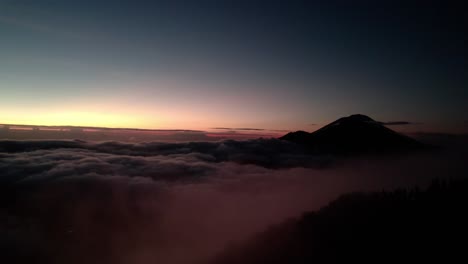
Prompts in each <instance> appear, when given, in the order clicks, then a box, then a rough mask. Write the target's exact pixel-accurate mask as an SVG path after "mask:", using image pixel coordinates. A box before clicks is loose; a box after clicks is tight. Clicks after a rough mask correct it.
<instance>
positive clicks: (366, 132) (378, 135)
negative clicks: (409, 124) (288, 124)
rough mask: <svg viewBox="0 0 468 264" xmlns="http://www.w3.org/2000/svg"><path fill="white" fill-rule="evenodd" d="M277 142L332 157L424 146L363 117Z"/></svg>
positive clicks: (341, 120) (334, 123)
mask: <svg viewBox="0 0 468 264" xmlns="http://www.w3.org/2000/svg"><path fill="white" fill-rule="evenodd" d="M280 139H282V140H287V141H290V142H294V143H297V144H300V145H303V146H305V147H307V148H309V149H311V150H313V151H316V152H319V153H331V154H351V153H376V152H380V153H382V152H394V151H404V150H409V149H417V148H421V147H422V146H423V145H422V144H421V143H419V142H417V141H416V140H414V139H412V138H409V137H407V136H405V135H402V134H399V133H397V132H395V131H393V130H391V129H389V128H387V127H385V126H383V125H382V124H381V123H380V122H377V121H375V120H374V119H372V118H370V117H368V116H366V115H362V114H355V115H350V116H347V117H342V118H340V119H338V120H336V121H334V122H332V123H330V124H328V125H326V126H324V127H322V128H321V129H319V130H317V131H315V132H313V133H307V132H304V131H297V132H292V133H288V134H287V135H284V136H283V137H281V138H280Z"/></svg>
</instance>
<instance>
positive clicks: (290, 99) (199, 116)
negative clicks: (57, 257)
mask: <svg viewBox="0 0 468 264" xmlns="http://www.w3.org/2000/svg"><path fill="white" fill-rule="evenodd" d="M325 2H326V3H325ZM382 2H384V1H286V0H284V1H274V0H271V1H253V0H250V1H242V0H235V1H234V0H233V1H219V0H218V1H174V0H172V1H169V0H168V1H135V0H133V1H130V0H129V1H118V0H114V1H96V0H94V1H89V0H81V1H67V0H61V1H53V0H44V1H38V0H29V1H27V0H11V1H8V0H0V123H6V124H33V125H77V126H107V127H135V128H156V129H158V128H183V129H206V128H212V127H244V128H264V129H287V130H296V129H303V130H315V129H316V126H314V125H312V124H317V125H318V126H320V125H323V124H325V123H327V122H330V121H333V120H334V119H336V118H338V117H341V116H347V115H350V114H355V113H362V114H366V115H369V116H371V117H373V118H375V119H377V120H379V121H407V122H411V123H417V124H416V125H414V126H416V128H414V130H431V131H447V132H460V131H462V132H463V131H468V129H467V126H468V123H467V122H468V115H467V113H468V100H467V99H468V92H467V91H468V89H467V84H468V76H467V72H468V71H467V70H468V67H467V57H468V56H467V55H468V54H467V49H466V45H467V44H466V43H468V39H467V36H468V34H467V30H466V26H465V25H464V24H465V23H467V22H468V21H466V20H467V18H466V9H464V8H462V6H461V5H460V6H457V5H455V4H449V3H447V1H440V2H439V3H434V2H431V1H413V3H411V4H410V3H408V2H410V1H385V2H386V4H384V3H382ZM418 126H419V127H418ZM421 126H422V127H421Z"/></svg>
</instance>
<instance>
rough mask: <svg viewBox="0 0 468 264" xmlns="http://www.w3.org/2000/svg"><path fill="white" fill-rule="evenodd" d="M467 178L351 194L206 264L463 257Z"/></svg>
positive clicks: (448, 260) (467, 227) (443, 260)
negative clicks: (404, 188) (423, 186)
mask: <svg viewBox="0 0 468 264" xmlns="http://www.w3.org/2000/svg"><path fill="white" fill-rule="evenodd" d="M467 206H468V180H467V179H464V180H456V181H451V182H448V183H447V182H441V181H434V182H433V183H432V185H431V186H430V187H429V188H428V189H427V190H424V191H421V190H419V189H412V190H396V191H393V192H374V193H352V194H347V195H344V196H342V197H341V198H339V199H337V200H335V201H333V202H332V203H330V204H329V205H328V206H326V207H324V208H322V209H321V210H319V211H317V212H308V213H305V214H304V215H303V216H302V217H300V218H299V219H292V220H289V221H287V222H284V223H283V224H280V225H277V226H274V227H271V228H270V229H268V230H267V231H265V232H263V233H261V234H258V235H257V236H256V237H255V238H254V239H252V240H251V241H248V242H246V243H245V244H240V245H237V246H232V247H231V248H228V249H227V250H226V251H225V252H223V253H222V254H220V255H219V256H218V257H217V258H216V259H215V260H214V261H213V262H211V263H212V264H241V263H242V264H254V263H255V264H256V263H273V264H275V263H289V264H296V263H402V262H403V263H434V262H435V263H466V262H467V261H468V255H466V254H465V253H464V252H465V248H464V246H465V243H464V242H462V241H465V240H466V237H467V236H468V225H467V223H468V214H466V208H467Z"/></svg>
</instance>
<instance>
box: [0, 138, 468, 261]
mask: <svg viewBox="0 0 468 264" xmlns="http://www.w3.org/2000/svg"><path fill="white" fill-rule="evenodd" d="M122 144H123V143H122ZM158 144H159V143H158ZM209 144H210V145H208V147H207V145H203V144H202V145H178V144H176V145H174V144H167V145H164V144H162V145H161V144H159V145H157V147H155V145H152V144H147V145H135V146H133V147H131V146H129V145H125V148H123V147H118V146H121V145H119V144H117V142H114V143H91V142H76V141H70V142H58V143H57V142H53V143H51V142H40V141H39V142H24V141H23V142H11V141H9V142H2V144H1V146H2V147H3V152H2V153H1V155H2V156H1V157H2V159H1V160H0V168H1V169H2V174H1V175H2V176H1V181H2V182H3V185H2V189H3V190H2V196H1V198H2V199H1V200H2V208H3V209H2V210H1V211H0V217H1V218H0V219H1V220H0V221H1V222H0V226H1V232H2V239H1V240H2V241H1V243H0V245H1V246H0V247H1V249H2V254H1V255H2V258H3V260H4V261H13V260H15V262H18V260H22V261H24V262H30V261H31V260H34V262H36V263H37V262H41V263H63V262H68V263H82V262H87V263H123V264H125V263H142V264H144V263H154V262H158V263H167V264H177V263H205V262H207V261H209V260H210V259H211V258H212V257H213V256H215V255H216V254H218V253H219V252H221V251H223V250H225V249H226V248H229V247H230V246H231V245H234V244H236V243H240V242H242V241H245V240H248V239H250V238H252V237H254V236H255V235H256V234H257V233H259V232H262V231H263V230H265V229H266V228H268V227H269V226H271V225H276V224H279V223H282V222H284V221H286V220H287V219H290V218H295V217H298V216H300V215H301V214H302V213H303V212H305V211H310V210H317V209H319V208H321V207H323V206H325V205H326V204H327V203H328V202H330V201H331V200H333V199H335V198H337V197H338V196H340V195H341V194H343V193H347V192H352V191H367V190H369V191H370V190H384V189H385V190H392V189H394V188H400V187H412V186H420V187H423V186H425V185H427V184H429V182H430V181H431V180H432V179H434V178H457V177H464V175H466V172H467V171H468V170H467V168H466V165H465V161H466V157H467V155H466V151H464V149H463V148H457V149H452V148H445V149H440V150H435V151H431V152H423V153H416V154H413V155H404V156H388V157H381V158H375V157H374V158H365V157H358V158H346V159H345V158H330V157H321V158H318V157H310V156H308V155H307V154H306V153H302V152H300V150H298V149H296V148H295V147H294V146H293V145H287V146H286V147H285V146H284V145H281V144H287V143H280V142H276V141H275V140H273V141H268V140H266V141H245V142H235V143H234V142H217V143H209ZM226 144H227V145H226ZM251 144H254V145H255V146H256V148H255V149H256V151H255V152H252V151H250V148H249V147H246V146H250V145H251ZM278 144H279V145H278ZM12 145H14V146H16V147H12ZM25 145H26V146H27V147H25ZM7 146H8V147H7ZM18 146H21V147H18ZM110 146H112V148H111V147H110ZM116 146H117V147H116ZM188 146H191V147H188ZM202 146H203V147H202ZM226 146H231V148H228V147H226ZM233 146H237V147H235V148H234V147H233ZM239 146H241V147H239ZM262 146H263V147H265V146H276V147H278V146H280V147H281V149H282V150H283V151H282V152H275V151H271V148H268V149H269V153H280V154H277V155H281V157H282V158H283V159H285V158H284V157H290V156H291V155H294V157H295V159H296V160H300V161H301V162H300V163H294V164H291V163H287V162H286V163H283V164H284V166H279V167H278V166H276V167H271V166H269V164H271V162H268V159H272V160H275V159H276V158H277V157H273V156H270V157H267V158H266V159H265V155H263V153H262V152H261V151H260V152H259V151H258V149H262ZM220 149H223V150H225V151H226V152H223V153H222V154H220ZM120 150H125V153H122V152H121V151H120ZM150 150H151V151H150ZM285 150H287V151H285ZM299 153H300V154H299ZM143 154H144V155H143ZM247 154H248V155H247ZM275 155H276V154H275ZM257 156H258V157H257ZM220 157H223V158H220ZM233 157H234V158H233ZM245 157H248V158H245ZM297 157H302V158H301V159H297ZM317 160H319V161H321V162H322V161H323V160H327V163H326V164H327V166H317ZM321 162H320V164H321ZM279 164H281V163H279ZM312 165H313V166H312ZM13 175H15V177H13ZM18 175H21V177H18Z"/></svg>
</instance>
